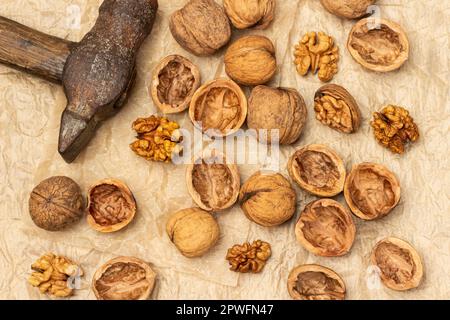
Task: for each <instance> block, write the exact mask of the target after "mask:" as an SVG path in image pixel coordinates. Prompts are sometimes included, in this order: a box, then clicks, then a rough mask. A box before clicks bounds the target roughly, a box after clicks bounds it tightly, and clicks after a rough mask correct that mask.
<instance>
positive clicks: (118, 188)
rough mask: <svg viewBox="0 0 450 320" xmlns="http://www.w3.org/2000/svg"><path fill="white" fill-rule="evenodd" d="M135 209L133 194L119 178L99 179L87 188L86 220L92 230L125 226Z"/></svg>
mask: <svg viewBox="0 0 450 320" xmlns="http://www.w3.org/2000/svg"><path fill="white" fill-rule="evenodd" d="M136 209H137V207H136V200H135V199H134V197H133V194H132V193H131V191H130V189H129V188H128V187H127V186H126V185H125V184H124V183H123V182H121V181H119V180H114V179H105V180H101V181H99V182H97V183H96V184H94V185H93V186H92V187H91V188H90V189H89V193H88V207H87V213H88V215H87V222H88V224H89V225H90V226H91V227H92V228H93V229H94V230H97V231H100V232H104V233H109V232H115V231H118V230H120V229H122V228H125V227H126V226H127V225H128V224H129V223H130V222H131V221H132V220H133V218H134V216H135V214H136Z"/></svg>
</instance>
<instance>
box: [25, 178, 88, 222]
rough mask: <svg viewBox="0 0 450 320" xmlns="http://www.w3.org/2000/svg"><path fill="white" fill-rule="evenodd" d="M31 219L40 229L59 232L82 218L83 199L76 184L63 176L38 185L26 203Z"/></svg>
mask: <svg viewBox="0 0 450 320" xmlns="http://www.w3.org/2000/svg"><path fill="white" fill-rule="evenodd" d="M28 204H29V210H30V215H31V219H32V220H33V222H34V223H35V224H36V225H37V226H38V227H39V228H42V229H45V230H48V231H59V230H61V229H64V228H65V227H67V226H68V225H70V224H73V223H75V222H77V221H78V220H79V219H80V218H81V217H82V216H83V197H82V195H81V189H80V187H79V186H78V184H77V183H76V182H75V181H73V180H72V179H70V178H68V177H64V176H58V177H51V178H48V179H46V180H44V181H42V182H41V183H39V184H38V185H37V186H36V187H35V188H34V189H33V191H32V192H31V195H30V200H29V202H28Z"/></svg>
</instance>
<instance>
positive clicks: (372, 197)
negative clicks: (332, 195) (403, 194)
mask: <svg viewBox="0 0 450 320" xmlns="http://www.w3.org/2000/svg"><path fill="white" fill-rule="evenodd" d="M344 196H345V200H346V201H347V204H348V206H349V207H350V209H351V210H352V212H353V213H354V214H355V215H356V216H358V217H359V218H361V219H364V220H374V219H379V218H382V217H384V216H386V215H388V214H389V213H390V212H391V210H392V209H393V208H394V207H395V206H396V205H397V204H398V202H399V201H400V183H399V182H398V180H397V177H396V176H395V175H394V174H393V173H392V172H391V171H389V170H388V169H387V168H386V167H384V166H382V165H380V164H376V163H368V162H367V163H361V164H359V165H356V166H354V167H353V168H352V171H351V172H350V174H349V175H348V177H347V180H346V181H345V187H344Z"/></svg>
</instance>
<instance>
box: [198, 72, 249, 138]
mask: <svg viewBox="0 0 450 320" xmlns="http://www.w3.org/2000/svg"><path fill="white" fill-rule="evenodd" d="M189 117H190V118H191V121H192V122H193V123H194V125H195V126H196V127H197V128H199V129H200V130H202V132H203V133H206V134H207V135H209V136H214V137H223V136H227V135H230V134H233V133H234V132H236V131H237V130H239V128H240V127H242V125H243V124H244V122H245V118H246V117H247V98H246V96H245V94H244V92H243V91H242V89H241V88H240V87H239V86H238V85H237V84H236V83H235V82H233V81H231V80H228V79H216V80H213V81H210V82H208V83H205V84H204V85H203V86H201V87H200V88H199V89H198V90H197V91H196V92H195V94H194V97H193V98H192V101H191V105H190V107H189Z"/></svg>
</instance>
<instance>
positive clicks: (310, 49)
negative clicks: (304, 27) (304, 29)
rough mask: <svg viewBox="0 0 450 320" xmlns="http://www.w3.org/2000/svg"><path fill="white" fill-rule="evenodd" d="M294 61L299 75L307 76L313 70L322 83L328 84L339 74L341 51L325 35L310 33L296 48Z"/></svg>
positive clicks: (331, 39)
mask: <svg viewBox="0 0 450 320" xmlns="http://www.w3.org/2000/svg"><path fill="white" fill-rule="evenodd" d="M294 59H295V60H294V64H295V65H296V67H297V72H298V74H300V75H301V76H305V75H307V74H308V72H309V71H310V70H311V72H312V73H313V74H316V73H318V77H319V79H320V80H321V81H323V82H328V81H330V80H331V79H333V77H334V75H335V74H336V73H337V72H338V66H337V64H338V61H339V49H338V47H337V46H336V45H335V43H334V40H333V38H332V37H330V36H328V35H326V34H325V33H323V32H319V33H316V32H308V33H307V34H305V35H304V36H303V38H302V40H301V41H300V42H299V44H297V45H296V46H295V51H294Z"/></svg>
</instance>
